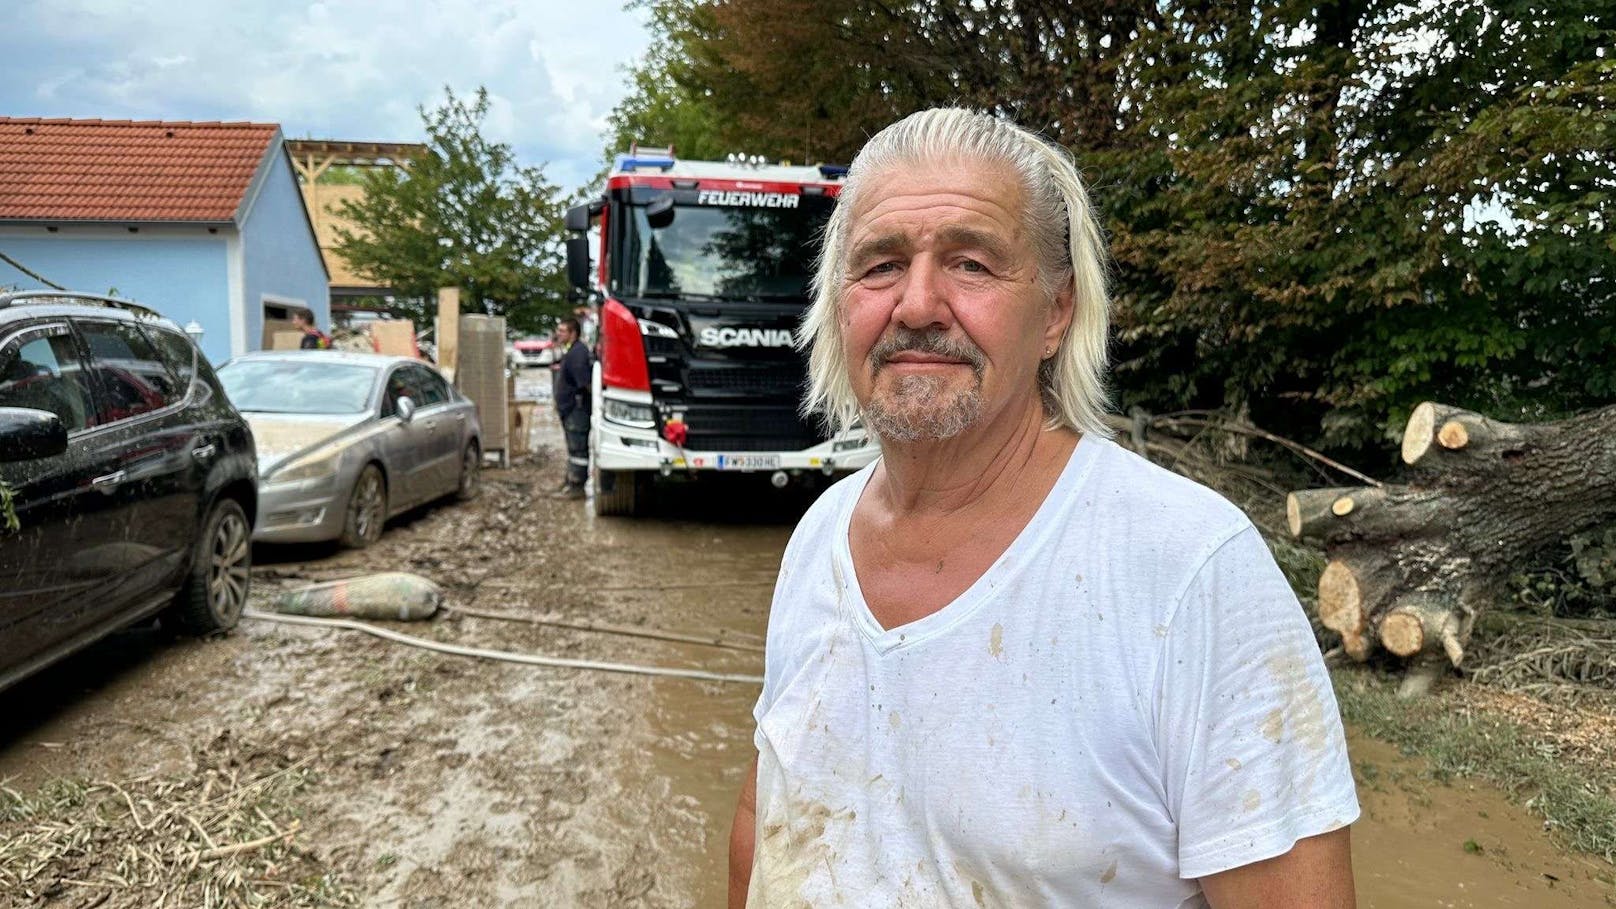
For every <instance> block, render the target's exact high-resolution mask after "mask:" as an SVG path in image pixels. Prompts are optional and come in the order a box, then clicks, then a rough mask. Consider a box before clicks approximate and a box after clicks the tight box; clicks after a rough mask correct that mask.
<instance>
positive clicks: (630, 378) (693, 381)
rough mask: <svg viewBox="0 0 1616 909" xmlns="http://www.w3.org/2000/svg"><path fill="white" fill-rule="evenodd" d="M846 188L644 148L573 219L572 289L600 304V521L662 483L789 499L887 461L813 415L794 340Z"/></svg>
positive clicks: (595, 465)
mask: <svg viewBox="0 0 1616 909" xmlns="http://www.w3.org/2000/svg"><path fill="white" fill-rule="evenodd" d="M845 174H846V168H843V167H831V166H819V167H792V166H787V165H772V164H765V163H762V162H761V161H757V160H755V159H753V160H746V159H736V160H731V161H727V162H718V161H686V160H680V159H678V158H676V157H674V155H673V153H672V151H671V150H670V149H656V150H651V149H643V148H635V149H634V150H633V151H631V152H630V153H629V154H627V155H620V156H618V158H617V160H616V161H615V163H614V164H613V167H612V170H611V173H610V175H609V176H608V177H607V180H606V192H605V194H604V195H603V196H602V197H601V198H599V199H596V200H593V201H591V202H589V203H588V204H586V205H580V206H577V207H576V208H573V209H572V210H571V211H569V212H568V213H567V220H566V227H567V229H568V230H569V231H571V232H572V233H571V234H570V235H569V240H568V242H567V266H568V273H569V278H570V281H571V283H572V285H573V287H574V289H575V291H577V292H579V293H583V294H589V295H591V296H592V298H593V299H596V300H598V301H599V320H600V321H599V344H598V347H597V351H596V353H597V362H596V365H595V375H594V388H593V392H594V397H593V404H594V406H593V416H592V420H593V425H592V427H591V431H590V461H591V465H590V466H591V472H592V474H593V476H594V478H595V479H594V487H595V488H594V502H595V511H596V512H597V513H599V514H634V513H636V512H638V511H639V510H641V509H642V508H643V507H644V505H645V503H646V501H647V498H648V496H649V494H650V492H651V490H652V487H653V484H654V482H655V481H656V480H657V478H659V477H668V476H670V475H679V476H681V477H694V476H701V475H704V474H707V473H709V472H718V471H738V472H743V473H753V474H759V475H761V476H760V482H761V477H767V478H769V480H770V481H771V482H772V483H773V485H774V486H776V487H777V488H784V487H786V486H789V485H791V484H792V483H793V482H818V481H821V480H822V478H823V477H826V476H832V475H835V474H837V473H841V472H845V471H850V470H856V469H858V468H860V467H863V466H864V465H865V464H868V463H869V462H870V461H872V460H874V458H875V457H876V456H877V455H878V454H879V453H880V449H879V447H878V446H877V444H876V443H875V441H874V440H873V439H872V438H870V437H869V436H868V435H867V434H866V433H864V432H863V431H862V430H858V429H855V430H852V431H849V432H846V433H843V434H841V435H837V436H835V437H832V436H830V435H829V434H828V433H827V432H826V430H825V427H824V426H823V425H822V424H820V423H819V421H817V420H815V419H811V418H804V417H803V416H802V415H801V413H800V410H799V409H800V407H801V404H802V398H803V392H804V389H805V383H806V376H807V369H806V365H805V360H804V357H803V355H802V354H801V353H799V352H798V351H797V349H796V347H795V346H794V344H793V337H794V333H795V331H796V328H797V325H798V322H799V321H800V320H801V318H802V314H803V310H804V309H805V307H806V306H807V304H808V284H809V279H810V277H811V275H812V273H813V268H814V261H815V257H816V255H817V253H818V242H819V237H820V232H821V230H822V229H823V227H824V224H825V221H826V219H827V218H829V216H830V212H831V209H832V208H833V207H834V206H835V204H836V196H837V193H838V192H839V190H840V189H841V180H842V178H843V177H844V176H845ZM592 227H595V228H598V230H599V238H598V249H597V250H595V252H597V255H596V256H594V257H593V258H594V263H593V265H592V263H591V255H590V254H591V248H590V247H591V245H592V244H591V242H590V239H589V231H590V229H591V228H592Z"/></svg>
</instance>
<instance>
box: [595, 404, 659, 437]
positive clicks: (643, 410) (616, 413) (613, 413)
mask: <svg viewBox="0 0 1616 909" xmlns="http://www.w3.org/2000/svg"><path fill="white" fill-rule="evenodd" d="M601 415H602V416H604V417H605V418H606V419H608V420H611V421H612V422H613V423H622V424H623V425H625V426H638V427H641V428H643V429H654V428H656V411H654V410H652V409H651V405H649V404H635V403H632V402H630V401H619V400H617V399H616V398H607V399H606V400H605V401H604V402H602V404H601Z"/></svg>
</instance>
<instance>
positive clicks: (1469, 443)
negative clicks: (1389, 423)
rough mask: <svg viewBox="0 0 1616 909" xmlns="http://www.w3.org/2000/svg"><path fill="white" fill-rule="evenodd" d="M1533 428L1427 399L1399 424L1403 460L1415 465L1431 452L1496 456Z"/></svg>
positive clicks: (1525, 438)
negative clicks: (1401, 429) (1488, 417)
mask: <svg viewBox="0 0 1616 909" xmlns="http://www.w3.org/2000/svg"><path fill="white" fill-rule="evenodd" d="M1544 425H1553V424H1544ZM1533 428H1536V427H1533V426H1530V425H1528V426H1516V425H1513V424H1510V423H1500V422H1498V421H1497V420H1489V419H1487V418H1486V417H1484V416H1482V415H1481V414H1478V413H1472V412H1471V411H1468V410H1462V409H1460V408H1458V407H1449V406H1447V405H1444V404H1433V403H1431V402H1430V401H1427V402H1425V403H1424V404H1421V405H1420V406H1418V407H1416V408H1414V413H1412V414H1410V415H1409V418H1408V425H1407V426H1405V427H1404V428H1403V463H1405V464H1409V465H1418V464H1419V463H1420V462H1421V461H1424V460H1425V459H1426V458H1428V457H1429V456H1430V455H1431V454H1432V453H1433V452H1456V451H1462V452H1465V453H1466V455H1468V456H1469V457H1473V458H1489V457H1496V456H1498V455H1499V454H1500V453H1501V452H1505V451H1512V450H1515V449H1518V448H1520V447H1521V446H1522V445H1524V444H1526V443H1527V442H1528V441H1530V434H1529V432H1528V430H1531V429H1533Z"/></svg>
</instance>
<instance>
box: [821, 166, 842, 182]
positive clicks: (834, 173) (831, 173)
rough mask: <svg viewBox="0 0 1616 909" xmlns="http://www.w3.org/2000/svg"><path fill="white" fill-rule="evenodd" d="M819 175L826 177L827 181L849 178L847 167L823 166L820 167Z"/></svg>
mask: <svg viewBox="0 0 1616 909" xmlns="http://www.w3.org/2000/svg"><path fill="white" fill-rule="evenodd" d="M819 175H820V176H821V177H824V178H825V179H826V180H839V179H841V178H842V177H845V176H847V165H845V164H821V165H819Z"/></svg>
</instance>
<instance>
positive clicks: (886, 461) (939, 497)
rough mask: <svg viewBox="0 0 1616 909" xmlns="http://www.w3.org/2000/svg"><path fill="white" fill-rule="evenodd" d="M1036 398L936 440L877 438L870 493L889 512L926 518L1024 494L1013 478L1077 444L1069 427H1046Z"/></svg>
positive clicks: (1064, 453) (897, 515) (1062, 459)
mask: <svg viewBox="0 0 1616 909" xmlns="http://www.w3.org/2000/svg"><path fill="white" fill-rule="evenodd" d="M1044 419H1045V417H1044V412H1043V407H1042V406H1041V403H1040V402H1038V401H1036V400H1035V401H1033V402H1032V404H1031V406H1028V407H1023V408H1017V409H1014V410H1013V412H1012V413H1009V414H1006V415H1005V416H1004V417H1002V418H1000V419H998V420H995V421H993V422H991V423H987V424H983V425H978V426H973V427H971V428H970V429H968V430H966V431H965V432H963V433H961V434H960V435H958V436H955V437H953V438H950V439H944V440H941V441H921V442H891V441H883V442H882V446H881V448H882V475H881V476H880V479H881V480H882V482H881V483H879V484H878V486H877V488H876V490H875V491H876V492H877V494H878V495H880V496H881V499H882V504H883V505H884V506H885V508H886V509H888V510H889V512H890V514H892V515H893V516H894V517H899V516H910V517H929V516H936V515H943V514H949V513H954V512H959V511H965V510H972V509H974V508H976V507H977V506H980V505H991V504H992V503H993V502H995V501H997V500H999V499H1001V498H1003V497H1004V496H1007V495H1008V496H1016V495H1019V494H1023V493H1025V491H1026V490H1025V487H1024V486H1023V485H1022V484H1020V483H1018V482H1016V480H1017V478H1018V477H1022V476H1023V475H1024V474H1026V473H1027V472H1028V471H1029V470H1033V471H1035V470H1037V468H1038V467H1039V466H1041V465H1047V464H1049V463H1050V461H1051V460H1052V459H1060V460H1061V461H1062V462H1064V459H1065V457H1066V456H1067V455H1070V454H1071V451H1072V448H1073V446H1075V445H1076V444H1077V436H1076V434H1075V433H1073V432H1072V431H1070V430H1064V429H1063V430H1056V431H1046V430H1045V429H1044Z"/></svg>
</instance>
